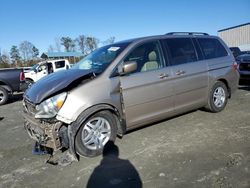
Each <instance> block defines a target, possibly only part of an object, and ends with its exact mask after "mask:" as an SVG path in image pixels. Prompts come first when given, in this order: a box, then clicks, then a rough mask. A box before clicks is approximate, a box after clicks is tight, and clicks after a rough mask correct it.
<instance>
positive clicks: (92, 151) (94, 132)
mask: <svg viewBox="0 0 250 188" xmlns="http://www.w3.org/2000/svg"><path fill="white" fill-rule="evenodd" d="M116 133H117V128H116V120H115V117H114V115H113V114H112V113H110V112H109V111H101V112H98V113H96V114H95V115H93V116H91V117H90V118H88V119H87V120H86V121H85V122H84V123H82V125H81V127H80V129H79V131H78V133H77V135H76V141H75V146H76V152H77V153H78V154H79V155H81V156H86V157H95V156H98V155H100V154H101V153H102V150H103V147H104V145H105V144H106V143H107V142H108V141H109V140H112V141H115V139H116Z"/></svg>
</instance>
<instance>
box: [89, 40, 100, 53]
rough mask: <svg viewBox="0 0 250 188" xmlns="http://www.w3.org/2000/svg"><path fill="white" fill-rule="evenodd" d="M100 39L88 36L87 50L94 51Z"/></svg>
mask: <svg viewBox="0 0 250 188" xmlns="http://www.w3.org/2000/svg"><path fill="white" fill-rule="evenodd" d="M98 43H99V40H98V39H97V38H95V37H87V38H86V49H87V52H88V53H90V52H93V51H94V50H95V49H96V48H97V46H98Z"/></svg>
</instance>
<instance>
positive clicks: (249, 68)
mask: <svg viewBox="0 0 250 188" xmlns="http://www.w3.org/2000/svg"><path fill="white" fill-rule="evenodd" d="M239 69H240V71H250V62H249V63H241V64H240V66H239Z"/></svg>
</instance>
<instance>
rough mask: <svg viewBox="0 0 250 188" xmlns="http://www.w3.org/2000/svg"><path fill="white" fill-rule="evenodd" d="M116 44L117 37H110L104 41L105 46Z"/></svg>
mask: <svg viewBox="0 0 250 188" xmlns="http://www.w3.org/2000/svg"><path fill="white" fill-rule="evenodd" d="M114 42H115V37H109V38H108V39H107V40H105V41H103V42H102V44H103V45H108V44H113V43H114Z"/></svg>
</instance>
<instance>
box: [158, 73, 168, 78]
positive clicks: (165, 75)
mask: <svg viewBox="0 0 250 188" xmlns="http://www.w3.org/2000/svg"><path fill="white" fill-rule="evenodd" d="M158 77H159V78H160V79H164V78H167V77H168V74H165V73H162V74H160V75H159V76H158Z"/></svg>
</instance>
